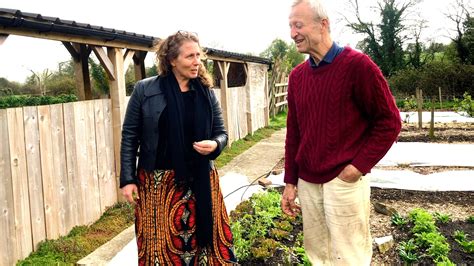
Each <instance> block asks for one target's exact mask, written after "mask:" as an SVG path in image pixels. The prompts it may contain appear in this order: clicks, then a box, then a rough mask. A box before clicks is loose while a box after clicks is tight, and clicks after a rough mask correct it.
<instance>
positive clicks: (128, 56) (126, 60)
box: [123, 49, 135, 67]
mask: <svg viewBox="0 0 474 266" xmlns="http://www.w3.org/2000/svg"><path fill="white" fill-rule="evenodd" d="M134 55H135V51H133V50H130V49H127V50H125V54H124V55H123V65H124V67H128V65H130V63H132V60H133V56H134Z"/></svg>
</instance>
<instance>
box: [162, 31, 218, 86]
mask: <svg viewBox="0 0 474 266" xmlns="http://www.w3.org/2000/svg"><path fill="white" fill-rule="evenodd" d="M185 41H193V42H195V43H197V44H198V46H199V49H200V50H201V54H203V55H204V52H203V51H202V48H201V45H200V44H199V38H198V36H197V35H196V34H195V33H190V32H185V31H178V32H176V33H175V34H172V35H170V36H168V38H166V39H164V40H161V41H160V42H159V43H158V50H157V51H156V59H157V61H158V73H159V74H160V75H163V76H166V75H168V74H169V73H170V72H171V69H172V66H171V61H172V60H174V59H176V58H178V56H179V52H180V51H179V49H180V48H181V46H182V45H183V43H184V42H185ZM198 77H199V79H200V80H201V82H202V84H203V85H204V86H206V87H208V88H211V87H213V86H214V80H213V79H212V77H211V75H210V74H209V72H207V69H206V67H205V66H204V64H203V63H202V62H201V64H200V66H199V70H198Z"/></svg>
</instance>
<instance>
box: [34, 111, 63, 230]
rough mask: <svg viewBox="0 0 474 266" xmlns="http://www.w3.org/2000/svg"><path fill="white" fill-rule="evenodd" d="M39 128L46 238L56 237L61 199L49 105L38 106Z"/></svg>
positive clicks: (58, 227) (58, 228)
mask: <svg viewBox="0 0 474 266" xmlns="http://www.w3.org/2000/svg"><path fill="white" fill-rule="evenodd" d="M38 128H39V136H40V154H41V174H42V176H43V194H44V216H45V221H46V238H48V239H55V238H58V237H59V235H60V225H59V217H58V214H59V201H58V198H57V191H56V190H55V185H56V184H55V180H54V175H55V173H56V169H54V162H53V158H54V155H53V140H52V136H51V111H50V107H49V105H42V106H38Z"/></svg>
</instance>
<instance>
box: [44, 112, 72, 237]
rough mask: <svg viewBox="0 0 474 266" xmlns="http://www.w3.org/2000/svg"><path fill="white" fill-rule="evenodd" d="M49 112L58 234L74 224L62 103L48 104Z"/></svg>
mask: <svg viewBox="0 0 474 266" xmlns="http://www.w3.org/2000/svg"><path fill="white" fill-rule="evenodd" d="M49 108H50V114H51V127H50V130H51V145H52V146H51V150H52V152H53V160H52V166H53V169H54V175H53V176H52V182H53V188H54V193H55V194H56V201H57V203H58V205H57V206H58V209H57V214H56V215H55V216H56V217H57V219H58V225H59V234H60V235H66V234H67V233H68V232H69V231H70V230H71V229H72V228H73V227H74V225H75V224H73V223H72V218H71V217H72V216H71V210H70V209H69V201H70V198H69V184H68V179H67V167H66V164H65V163H64V162H65V161H66V146H65V144H64V116H63V106H62V104H54V105H50V106H49Z"/></svg>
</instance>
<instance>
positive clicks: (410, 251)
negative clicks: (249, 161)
mask: <svg viewBox="0 0 474 266" xmlns="http://www.w3.org/2000/svg"><path fill="white" fill-rule="evenodd" d="M417 249H418V246H417V245H416V244H415V241H414V240H413V239H410V240H408V241H402V242H400V244H399V246H398V255H399V256H400V258H401V259H402V260H403V261H404V262H406V263H408V264H411V263H414V262H417V261H418V260H419V257H418V255H417V253H416V251H417Z"/></svg>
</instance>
